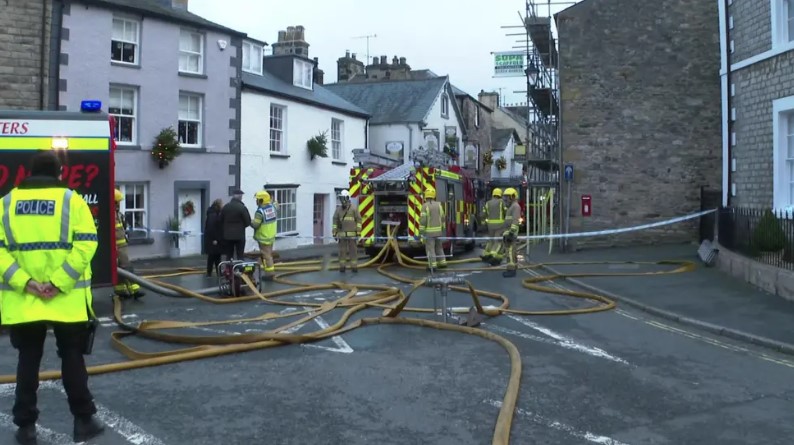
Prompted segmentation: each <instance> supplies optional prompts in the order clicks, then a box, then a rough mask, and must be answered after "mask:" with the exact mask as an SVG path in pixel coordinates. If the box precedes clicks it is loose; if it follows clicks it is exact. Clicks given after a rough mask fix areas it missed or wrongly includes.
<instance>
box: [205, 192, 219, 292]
mask: <svg viewBox="0 0 794 445" xmlns="http://www.w3.org/2000/svg"><path fill="white" fill-rule="evenodd" d="M222 208H223V201H221V200H220V199H216V200H215V201H213V202H212V205H211V206H210V207H209V208H208V209H207V217H206V219H205V220H204V249H205V250H206V251H207V276H208V277H211V276H212V271H213V270H214V271H217V270H218V264H220V262H221V253H223V237H222V236H221V225H220V220H221V209H222Z"/></svg>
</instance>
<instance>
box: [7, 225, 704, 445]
mask: <svg viewBox="0 0 794 445" xmlns="http://www.w3.org/2000/svg"><path fill="white" fill-rule="evenodd" d="M390 253H391V254H393V258H394V259H396V264H395V263H386V262H385V261H383V260H385V259H386V258H387V255H388V254H390ZM472 262H479V258H470V259H461V260H452V261H448V264H450V265H463V264H468V263H472ZM379 263H380V264H379ZM621 263H624V262H621ZM550 264H551V263H550ZM553 264H557V265H575V264H604V262H591V263H553ZM634 264H641V263H634ZM645 264H665V265H675V266H678V267H677V268H675V269H673V270H668V271H658V272H639V273H579V274H565V275H545V276H532V277H528V278H525V279H523V280H522V286H523V287H524V288H526V289H530V290H533V291H537V292H543V293H550V294H558V295H565V296H569V297H576V298H581V299H586V300H590V301H593V302H595V303H597V304H596V305H594V306H591V307H586V308H579V309H564V310H549V311H526V310H517V309H509V300H508V298H507V297H506V296H505V295H502V294H498V293H495V292H490V291H486V290H480V289H475V288H474V286H473V285H472V284H471V283H470V282H468V281H466V282H465V283H466V285H465V286H450V287H449V289H451V290H453V291H457V292H463V293H467V294H469V295H470V296H471V298H472V303H473V307H474V308H475V310H476V311H477V313H479V314H480V315H482V316H489V317H495V316H498V315H501V314H514V315H525V316H529V315H573V314H585V313H594V312H601V311H606V310H610V309H613V308H614V307H615V302H614V301H612V300H610V299H609V298H606V297H603V296H600V295H596V294H593V293H589V292H581V291H575V290H568V289H561V288H553V287H547V286H543V285H541V284H540V283H544V282H548V281H553V280H557V279H561V278H566V277H593V276H627V275H659V274H671V273H681V272H687V271H690V270H693V269H694V267H695V265H694V263H692V262H690V261H664V262H655V263H645ZM426 265H427V262H425V261H418V260H415V259H413V258H410V257H408V256H407V255H405V254H403V253H402V252H401V251H400V247H399V244H398V243H397V241H396V240H395V239H394V238H390V239H389V241H388V242H387V243H386V245H385V246H384V247H383V249H381V251H380V252H379V253H378V254H377V255H375V256H374V257H372V258H371V259H369V260H368V261H366V262H365V263H364V264H362V265H360V267H361V268H369V267H375V268H376V270H377V272H378V273H380V274H382V275H384V276H386V277H388V278H390V279H392V280H394V281H397V282H401V283H408V284H411V285H412V287H411V288H410V290H409V291H408V292H407V293H405V292H403V291H402V289H400V288H397V287H393V286H387V285H377V284H353V283H342V282H336V281H333V282H330V283H326V284H310V283H302V282H299V281H294V280H291V279H289V278H287V277H289V276H292V275H297V274H302V273H308V272H317V271H321V270H325V269H327V268H330V269H336V268H338V265H333V264H329V263H328V262H324V261H323V260H309V261H296V262H289V263H279V264H277V265H276V268H277V271H278V272H279V273H278V274H277V275H276V276H275V278H274V280H275V281H276V282H279V283H282V284H287V285H291V286H292V287H291V288H289V289H283V290H278V291H273V292H266V293H260V292H259V291H258V290H257V288H256V286H255V285H254V283H252V282H251V281H250V279H249V278H248V277H247V276H245V275H243V276H242V279H243V280H244V281H245V282H246V284H248V287H249V289H250V290H251V291H252V292H253V294H254V295H249V296H241V297H235V298H218V297H215V296H212V294H213V293H217V288H207V289H201V290H198V291H195V290H190V289H186V288H183V287H180V286H177V285H174V284H171V283H166V282H163V281H158V280H156V279H154V278H159V277H163V276H175V275H186V274H197V273H200V271H197V270H191V269H178V270H176V271H175V272H173V273H170V274H163V275H157V276H148V277H139V276H136V275H133V274H131V273H129V272H127V271H124V270H122V269H119V273H120V274H121V275H122V277H124V278H129V279H132V280H134V281H136V282H138V283H139V284H140V285H142V286H145V287H147V288H148V289H150V290H152V291H154V292H157V293H159V294H162V295H164V296H168V297H187V298H195V299H199V300H202V301H206V302H209V303H213V304H235V303H241V302H246V301H257V300H262V301H265V302H267V303H270V304H273V305H282V306H301V307H309V308H310V309H308V310H302V311H295V312H292V313H288V314H279V313H275V312H267V313H264V314H262V315H260V316H257V317H253V318H247V319H233V320H215V321H205V322H184V321H176V320H155V321H143V322H141V323H140V324H139V325H138V326H133V325H129V324H127V323H125V322H124V321H123V319H122V310H123V304H122V301H121V300H120V299H119V297H118V296H114V297H113V317H114V320H115V322H116V323H117V324H118V325H119V326H120V327H121V328H123V329H124V330H123V331H115V332H112V333H111V334H110V339H111V344H112V345H113V347H114V348H115V349H116V350H118V351H119V352H121V353H122V354H124V356H126V357H127V358H128V359H129V360H128V361H125V362H117V363H106V364H102V365H96V366H91V367H89V368H88V372H89V374H90V375H98V374H106V373H112V372H119V371H125V370H131V369H138V368H144V367H151V366H159V365H165V364H170V363H177V362H183V361H188V360H196V359H201V358H208V357H219V356H223V355H227V354H234V353H239V352H245V351H253V350H258V349H263V348H269V347H275V346H282V345H286V344H297V343H308V342H313V341H319V340H322V339H325V338H329V337H332V336H337V335H341V334H343V333H345V332H349V331H352V330H354V329H357V328H360V327H363V326H371V325H377V324H406V325H414V326H422V327H430V328H434V329H440V330H446V331H453V332H460V333H465V334H470V335H476V336H478V337H481V338H484V339H487V340H491V341H494V342H496V343H498V344H499V345H500V346H502V347H503V348H504V349H505V350H506V351H507V353H508V356H509V358H510V364H511V369H510V376H509V378H508V382H507V387H506V390H505V396H504V399H503V403H502V406H501V408H500V411H499V415H498V417H497V421H496V425H495V427H494V434H493V439H492V444H493V445H507V444H508V443H509V441H510V431H511V425H512V419H513V412H514V410H515V406H516V401H517V398H518V392H519V385H520V381H521V356H520V353H519V352H518V349H517V348H516V346H515V345H514V344H513V343H511V342H510V341H509V340H507V339H505V338H504V337H501V336H499V335H496V334H494V333H492V332H489V331H485V330H483V329H479V328H474V327H468V326H458V325H454V324H449V323H442V322H438V321H434V320H428V319H419V318H409V317H405V316H401V315H402V314H403V313H408V312H424V313H432V312H434V309H431V308H418V307H410V306H408V302H409V301H410V299H411V296H412V295H413V294H414V292H415V291H416V290H417V289H419V288H420V287H422V286H423V285H424V284H425V282H426V279H418V280H417V279H414V278H410V277H406V276H402V275H399V274H397V273H395V272H394V271H389V270H387V269H389V268H391V267H394V266H400V267H403V268H408V269H424V268H425V267H426ZM538 266H540V265H539V264H536V265H530V266H525V268H533V267H538ZM498 269H501V268H500V267H487V268H483V267H468V268H466V267H460V268H459V267H455V268H453V269H452V270H453V271H455V272H466V271H469V272H472V271H483V270H498ZM323 290H343V291H347V292H346V294H345V295H344V296H343V297H341V298H338V299H336V300H333V301H326V302H324V303H309V302H300V303H299V302H292V301H283V300H281V299H280V298H281V297H286V296H289V295H293V294H299V293H306V292H311V291H323ZM361 290H371V291H374V293H372V294H369V295H365V296H357V294H358V293H359V292H360V291H361ZM482 298H487V299H492V300H496V301H498V302H499V303H500V304H499V306H498V307H495V308H494V307H483V306H482V303H481V299H482ZM367 308H381V309H383V313H382V315H381V316H380V317H370V318H361V319H359V320H356V321H354V322H352V323H349V324H348V322H349V320H350V318H351V316H352V315H353V314H355V313H356V312H359V311H361V310H364V309H367ZM334 309H345V312H344V314H343V315H342V316H341V318H340V319H339V320H338V321H337V322H336V323H334V324H332V325H330V326H328V327H327V328H324V329H320V330H318V331H314V332H311V333H307V334H285V333H283V331H285V330H287V329H289V328H291V327H293V326H297V325H300V324H304V323H306V322H309V321H311V320H312V319H314V318H315V317H318V316H321V315H323V314H325V313H327V312H330V311H332V310H334ZM289 317H299V318H298V319H297V320H294V321H292V322H290V323H288V324H285V325H283V326H280V327H278V328H276V329H273V330H267V331H262V332H258V333H250V334H241V335H216V336H193V335H178V334H171V333H166V332H162V331H163V330H166V329H175V328H190V327H200V326H212V325H223V324H229V323H244V322H254V321H263V320H273V319H280V318H289ZM133 335H137V336H140V337H143V338H147V339H152V340H159V341H163V342H166V343H176V344H183V345H190V346H189V347H186V348H182V349H176V350H171V351H164V352H155V353H151V352H141V351H138V350H135V349H133V348H131V347H129V346H127V345H126V344H125V343H124V342H123V341H122V340H123V339H124V338H126V337H129V336H133ZM40 378H41V379H42V380H55V379H60V378H61V373H60V371H57V370H51V371H44V372H41V373H40ZM15 382H16V376H15V375H2V376H0V383H15Z"/></svg>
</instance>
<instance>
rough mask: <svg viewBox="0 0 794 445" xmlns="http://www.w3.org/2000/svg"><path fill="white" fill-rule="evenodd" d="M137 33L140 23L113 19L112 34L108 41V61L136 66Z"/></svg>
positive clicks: (138, 38) (137, 50) (138, 52)
mask: <svg viewBox="0 0 794 445" xmlns="http://www.w3.org/2000/svg"><path fill="white" fill-rule="evenodd" d="M139 31H140V22H137V21H135V20H130V19H123V18H114V19H113V34H112V36H111V39H110V60H112V61H114V62H119V63H127V64H130V65H138V54H140V48H139V40H140V32H139Z"/></svg>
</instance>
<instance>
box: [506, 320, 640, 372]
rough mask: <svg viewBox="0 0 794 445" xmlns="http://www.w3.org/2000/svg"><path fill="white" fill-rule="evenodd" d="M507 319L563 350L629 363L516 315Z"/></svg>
mask: <svg viewBox="0 0 794 445" xmlns="http://www.w3.org/2000/svg"><path fill="white" fill-rule="evenodd" d="M507 317H508V318H510V319H511V320H515V321H517V322H519V323H521V324H522V325H524V326H526V327H528V328H530V329H534V330H536V331H538V332H540V333H542V334H544V335H547V336H549V337H551V338H553V339H555V340H557V341H558V342H559V345H560V346H562V347H564V348H568V349H573V350H576V351H579V352H583V353H585V354H588V355H592V356H593V357H600V358H605V359H608V360H612V361H613V362H618V363H622V364H624V365H628V364H629V362H627V361H626V360H623V359H622V358H619V357H615V356H614V355H612V354H609V353H608V352H606V351H604V350H603V349H600V348H596V347H594V346H586V345H583V344H581V343H577V342H576V341H574V340H573V339H572V338H569V337H566V336H564V335H562V334H558V333H556V332H554V331H552V330H551V329H548V328H544V327H543V326H540V325H538V324H536V323H533V322H531V321H529V320H525V319H523V318H521V317H518V316H516V315H508V316H507Z"/></svg>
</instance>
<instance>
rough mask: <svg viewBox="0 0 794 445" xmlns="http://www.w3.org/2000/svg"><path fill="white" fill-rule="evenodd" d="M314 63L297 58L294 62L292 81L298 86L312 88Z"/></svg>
mask: <svg viewBox="0 0 794 445" xmlns="http://www.w3.org/2000/svg"><path fill="white" fill-rule="evenodd" d="M313 74H314V64H313V63H309V62H307V61H305V60H298V59H295V60H294V61H293V62H292V83H293V84H294V85H295V86H296V87H301V88H307V89H310V90H311V89H312V75H313Z"/></svg>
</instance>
